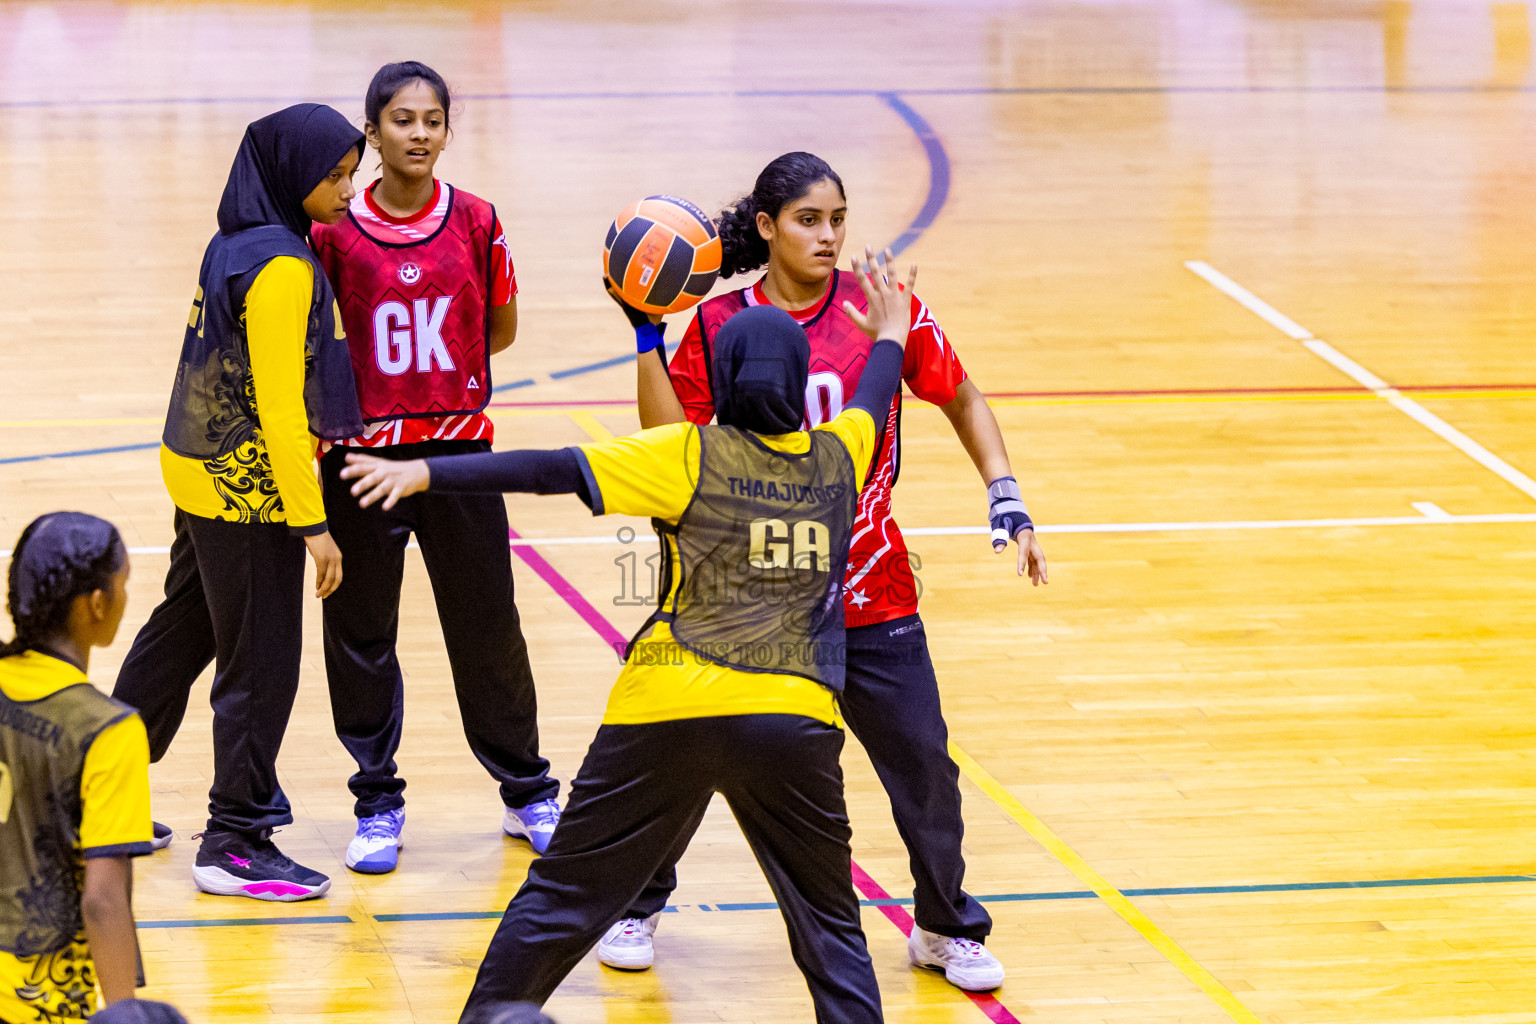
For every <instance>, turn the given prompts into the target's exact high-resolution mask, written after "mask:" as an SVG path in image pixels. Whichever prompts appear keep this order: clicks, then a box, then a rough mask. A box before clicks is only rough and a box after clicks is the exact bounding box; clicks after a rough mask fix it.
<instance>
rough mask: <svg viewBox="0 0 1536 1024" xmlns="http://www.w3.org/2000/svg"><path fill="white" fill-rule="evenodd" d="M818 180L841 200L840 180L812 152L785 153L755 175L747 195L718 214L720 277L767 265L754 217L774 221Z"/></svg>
mask: <svg viewBox="0 0 1536 1024" xmlns="http://www.w3.org/2000/svg"><path fill="white" fill-rule="evenodd" d="M818 181H830V182H831V183H832V184H834V185H836V186H837V191H838V193H839V194H840V195H842V197H843V198H844V199H847V198H848V193H847V192H845V191H843V179H842V178H839V177H838V176H837V172H836V171H834V170H833V169H832V168H831V166H830V165H829V164H828V163H827V162H826V161H825V160H823V159H822V158H821V157H819V156H816V155H815V154H812V153H785V154H784V155H783V156H781V157H779V158H778V159H777V160H775V161H773V162H772V163H771V164H769V165H768V166H767V167H764V168H763V173H761V174H759V175H758V176H757V183H756V184H755V185H753V186H752V192H751V194H750V195H746V196H743V197H742V198H740V199H738V200H736V202H734V203H732V204H731V205H730V206H728V207H726V208H725V209H724V210H721V211H720V222H719V226H720V248H721V255H720V276H721V277H730V276H731V275H732V274H745V273H746V272H747V271H749V270H756V269H757V268H758V267H760V266H762V265H763V264H764V263H767V262H768V243H767V242H766V241H764V240H763V236H762V235H760V234H758V232H757V215H758V214H759V213H766V214H767V215H768V216H770V217H775V218H777V217H778V215H779V211H780V210H782V209H784V204H785V203H792V202H794V201H795V200H796V199H799V198H800V197H801V196H803V195H805V194H806V193H807V192H809V191H810V190H811V186H812V185H814V184H816V183H817V182H818Z"/></svg>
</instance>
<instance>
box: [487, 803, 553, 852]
mask: <svg viewBox="0 0 1536 1024" xmlns="http://www.w3.org/2000/svg"><path fill="white" fill-rule="evenodd" d="M558 824H560V805H559V804H558V803H557V802H556V801H555V800H554V799H553V798H551V799H549V800H540V801H538V802H537V803H531V804H529V805H528V806H527V807H508V808H507V810H506V813H505V814H503V815H502V816H501V830H502V831H503V832H505V833H506V834H507V835H509V836H511V837H512V838H513V839H526V840H528V845H529V846H532V847H533V852H534V853H543V852H544V851H545V850H547V849H549V839H550V837H551V836H553V835H554V834H555V826H556V825H558Z"/></svg>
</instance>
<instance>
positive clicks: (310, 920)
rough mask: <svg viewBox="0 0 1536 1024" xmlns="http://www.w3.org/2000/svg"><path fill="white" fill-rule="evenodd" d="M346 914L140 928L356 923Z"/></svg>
mask: <svg viewBox="0 0 1536 1024" xmlns="http://www.w3.org/2000/svg"><path fill="white" fill-rule="evenodd" d="M356 923H357V922H355V921H353V920H352V919H351V918H350V917H348V916H347V915H345V914H337V915H333V916H331V917H210V918H205V919H203V920H197V919H190V920H186V921H140V922H138V927H140V928H252V927H257V926H262V925H269V924H356Z"/></svg>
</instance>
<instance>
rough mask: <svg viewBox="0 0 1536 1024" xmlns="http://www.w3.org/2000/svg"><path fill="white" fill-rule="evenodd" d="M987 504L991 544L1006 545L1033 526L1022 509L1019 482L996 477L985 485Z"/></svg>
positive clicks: (1009, 477) (1027, 514)
mask: <svg viewBox="0 0 1536 1024" xmlns="http://www.w3.org/2000/svg"><path fill="white" fill-rule="evenodd" d="M987 502H988V507H987V516H988V518H989V519H990V520H991V526H992V543H993V544H999V543H1001V544H1006V543H1008V542H1009V541H1010V540H1012V539H1013V538H1015V537H1017V536H1018V535H1019V534H1020V533H1022V532H1023V531H1024V530H1027V529H1030V528H1032V527H1033V526H1034V525H1035V524H1034V521H1033V520H1031V519H1030V518H1029V512H1028V510H1026V509H1025V508H1024V497H1023V495H1022V494H1020V493H1019V482H1018V481H1017V480H1015V479H1014V478H1013V477H1011V476H1003V477H998V478H997V479H996V480H993V481H992V482H991V483H990V484H988V485H987Z"/></svg>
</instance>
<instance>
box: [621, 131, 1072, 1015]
mask: <svg viewBox="0 0 1536 1024" xmlns="http://www.w3.org/2000/svg"><path fill="white" fill-rule="evenodd" d="M846 214H847V200H846V197H845V193H844V191H843V182H842V179H841V178H839V177H838V176H837V174H836V173H835V172H834V171H833V170H832V168H831V167H829V166H828V165H827V164H826V162H825V161H823V160H821V159H820V158H818V157H816V156H813V155H812V154H810V153H786V154H785V155H783V156H781V157H779V158H778V159H777V160H774V161H773V162H772V163H770V164H769V165H768V166H767V167H765V168H764V169H763V172H762V173H761V174H760V175H758V178H757V182H756V184H755V186H754V187H753V189H752V192H751V194H750V195H748V196H746V197H745V198H743V199H742V200H740V201H739V202H737V203H736V204H735V205H734V207H732V208H730V209H727V210H725V211H724V212H723V213H722V214H721V215H720V239H721V242H722V244H723V246H724V257H723V264H722V269H721V276H723V277H730V276H732V275H734V274H740V273H746V272H748V271H752V270H756V269H757V268H759V267H762V266H764V265H765V264H766V265H767V271H766V273H764V274H763V276H762V277H761V278H759V279H758V281H757V282H756V283H755V284H753V285H751V286H750V287H747V288H743V289H741V290H739V291H735V292H730V293H727V294H725V295H720V296H717V297H715V298H713V299H709V300H708V301H706V302H704V303H701V304H700V306H699V307H698V310H697V312H696V313H695V315H694V317H693V320H692V321H691V322H690V324H689V326H688V331H687V333H686V334H685V335H684V336H683V342H682V345H681V346H680V347H679V348H678V350H677V353H676V354H675V355H674V356H673V358H672V361H671V365H670V366H669V365H668V364H667V363H666V361H665V357H664V352H665V349H664V348H662V346H661V344H660V341H661V338H660V331H659V329H657V328H653V327H651V326H650V325H649V324H644V323H641V324H637V325H636V339H637V346H638V348H639V349H640V350H641V354H640V359H639V396H640V423H641V425H642V426H643V427H653V426H659V425H661V424H663V423H673V422H677V421H680V420H685V419H686V420H689V421H692V422H695V423H707V422H708V421H709V419H710V417H711V416H712V415H713V413H714V401H713V395H712V394H711V391H710V379H711V378H710V363H711V356H712V352H713V345H714V339H715V336H716V334H717V333H718V331H719V329H720V328H721V326H723V325H724V323H725V322H726V321H727V320H728V319H729V318H730V317H731V316H733V315H734V314H735V313H736V312H738V311H739V310H742V309H745V308H747V307H749V306H759V305H769V304H771V305H774V306H778V307H779V308H781V309H784V310H786V311H788V312H789V313H790V315H791V316H793V317H794V318H795V319H796V320H797V321H799V322H800V324H801V325H802V326H803V327H804V328H805V331H806V335H807V336H808V337H809V338H810V342H811V364H810V375H809V378H808V382H807V386H806V403H805V405H806V418H807V420H808V421H809V423H808V425H809V426H816V425H817V424H820V423H824V422H827V421H829V420H831V419H832V418H833V417H835V416H837V414H838V413H839V412H840V411H841V410H842V408H843V403H844V401H845V396H851V395H852V394H853V393H854V390H855V389H856V388H857V386H858V382H859V378H860V376H861V374H862V373H863V370H864V365H865V363H866V361H867V360H868V357H869V348H870V342H869V339H868V338H867V336H866V335H865V334H864V333H863V332H862V331H861V330H859V328H858V327H857V325H856V324H855V323H854V322H853V320H852V319H851V318H850V317H849V316H848V315H847V314H846V312H845V310H848V309H852V310H863V309H864V308H865V300H864V296H863V293H862V292H861V290H860V289H859V287H858V285H857V282H856V280H855V279H854V277H853V276H852V275H850V274H844V273H842V272H840V271H839V270H838V269H837V259H838V255H839V253H840V252H841V250H842V245H843V237H844V226H843V221H844V218H845V216H846ZM631 312H632V311H631ZM632 319H633V317H632ZM650 352H654V353H656V354H655V355H654V356H653V355H649V354H648V353H650ZM902 377H903V379H904V380H905V381H906V383H907V386H908V387H909V388H910V389H911V390H912V392H913V393H914V394H915V395H917V396H918V397H919V398H922V399H924V400H925V401H928V402H932V403H933V404H934V405H937V406H939V407H940V408H941V409H943V410H944V414H945V415H946V416H947V417H948V418H949V421H950V423H951V424H952V425H953V426H954V428H955V433H956V434H957V435H958V437H959V438H960V442H961V444H962V445H964V447H965V450H966V452H967V453H969V454H970V456H971V459H972V461H973V462H975V464H976V468H977V470H978V471H979V472H980V473H981V476H982V479H983V481H984V482H985V483H986V486H987V492H988V502H989V507H990V521H991V528H992V541H993V545H994V550H996V551H1003V550H1005V549H1006V548H1007V544H1008V541H1009V540H1010V539H1013V540H1016V541H1017V542H1018V545H1019V557H1018V572H1019V575H1021V576H1022V575H1024V574H1025V573H1026V572H1027V573H1028V574H1029V576H1030V579H1031V580H1032V582H1034V583H1035V584H1036V585H1039V584H1041V583H1044V582H1046V565H1045V554H1044V552H1042V551H1041V550H1040V546H1039V544H1038V543H1037V542H1036V541H1035V534H1034V530H1033V528H1032V526H1033V524H1032V523H1031V522H1030V520H1029V517H1028V514H1027V513H1026V512H1025V510H1024V504H1023V501H1022V499H1021V497H1020V495H1019V489H1018V483H1017V482H1016V481H1015V479H1014V477H1013V471H1012V469H1011V468H1010V466H1009V462H1008V452H1007V449H1006V447H1005V446H1004V444H1003V436H1002V432H1001V431H1000V430H999V429H998V426H997V420H996V418H995V417H994V416H993V415H992V411H991V409H990V408H989V407H988V405H987V401H986V398H985V397H984V396H983V395H982V393H981V391H980V390H978V389H977V387H976V385H975V384H974V383H972V382H971V380H970V379H969V377H968V376H967V375H966V372H965V369H964V368H963V367H962V366H961V364H960V360H959V358H958V357H957V356H956V355H955V351H954V349H953V348H951V347H950V345H949V342H948V340H947V339H946V338H945V336H944V332H943V331H942V330H941V329H940V327H939V325H938V322H937V321H936V320H935V319H934V317H933V314H932V313H931V312H930V311H929V310H928V307H927V306H926V305H924V304H923V302H922V301H921V300H920V299H919V298H918V297H917V296H916V295H913V296H912V331H911V335H910V337H909V339H908V342H907V348H906V354H905V357H904V361H903V366H902ZM900 424H901V396H900V394H899V393H898V394H897V396H896V397H895V398H894V399H893V400H892V402H891V406H890V411H889V413H888V415H887V416H886V418H885V422H884V424H883V428H884V435H883V437H882V439H881V444H880V446H879V449H878V452H877V454H876V456H875V460H874V463H873V465H872V467H871V471H870V474H869V478H868V483H867V484H866V485H865V487H864V490H863V492H862V493H861V494H860V496H859V505H858V521H857V522H856V524H855V526H854V536H853V544H852V548H851V550H850V552H849V560H848V571H847V576H846V577H845V581H844V600H845V602H846V611H847V624H848V641H847V642H848V648H847V670H848V675H847V685H846V688H845V690H844V692H843V694H842V697H841V704H842V711H843V715H844V718H845V719H846V721H847V723H848V726H849V728H851V729H852V730H853V733H854V735H855V736H857V737H858V738H859V741H860V742H861V743H863V745H864V747H865V749H866V750H867V751H868V753H869V756H870V760H871V761H872V762H873V764H874V766H875V770H876V771H877V772H878V773H879V775H880V780H881V782H882V783H883V784H884V785H885V789H886V793H887V794H888V795H889V796H890V799H891V809H892V812H893V813H894V816H895V818H896V824H897V828H898V829H899V830H900V832H901V835H902V839H903V840H904V841H905V842H906V844H907V851H908V853H909V855H910V858H911V867H912V877H913V879H914V880H915V881H916V890H915V892H914V897H915V907H914V911H915V912H914V915H913V916H914V917H915V918H916V920H917V927H916V928H914V929H913V931H912V935H911V938H910V941H909V942H908V952H909V954H910V956H911V958H912V962H913V963H915V964H918V965H919V966H923V967H931V968H934V969H937V970H942V971H944V972H945V976H946V977H947V978H948V979H949V980H950V982H952V983H953V984H955V985H957V986H959V987H961V988H965V989H972V990H983V989H990V988H996V987H997V986H998V985H1000V984H1002V981H1003V967H1002V965H1001V964H1000V963H998V961H997V959H996V958H995V957H994V956H992V954H991V953H989V952H988V951H987V950H986V948H985V947H984V946H983V945H982V943H983V941H984V940H985V939H986V937H987V934H988V933H989V932H990V931H991V927H992V921H991V918H990V917H989V916H988V915H987V912H986V911H985V910H984V909H982V907H981V905H980V904H979V903H977V902H976V900H974V899H973V898H972V897H970V896H969V895H968V894H966V892H965V891H964V889H963V888H962V887H961V883H962V880H963V878H964V874H965V864H964V861H963V860H962V858H961V852H960V841H961V837H962V835H963V834H964V827H965V826H964V822H963V821H962V819H961V816H960V788H959V777H960V772H959V768H958V767H957V766H956V765H955V763H954V761H953V760H952V759H951V758H950V756H949V752H948V730H947V727H946V726H945V724H944V717H943V714H942V711H941V709H940V707H939V690H938V680H937V679H936V677H935V676H934V671H933V662H932V660H931V658H930V657H929V653H928V643H927V638H926V636H925V635H924V629H923V621H922V619H921V618H920V617H919V615H918V609H917V598H918V587H917V583H916V580H915V579H914V578H913V575H912V569H911V566H910V563H909V561H908V555H907V550H906V545H905V543H904V542H903V540H902V537H901V531H900V530H899V529H898V528H897V526H896V522H895V520H894V519H893V518H892V517H891V487H892V485H893V484H894V483H895V481H896V475H897V471H898V468H899V465H900V442H901V437H900ZM675 881H676V878H675V875H674V874H673V872H672V871H671V869H670V868H669V869H667V870H665V871H663V873H662V874H661V875H659V876H658V878H657V880H656V882H655V884H653V885H652V886H651V887H650V888H649V889H647V891H646V892H645V893H644V894H642V896H641V898H640V900H639V901H637V903H636V905H635V906H634V907H633V908H631V911H630V913H629V914H627V915H626V919H625V920H621V921H620V922H619V923H618V924H616V925H614V927H613V928H612V929H610V931H609V932H608V934H607V935H605V936H604V938H603V941H602V943H600V944H599V946H598V952H599V957H600V958H601V959H602V960H603V962H604V963H608V964H610V965H611V966H616V967H627V968H631V969H633V968H643V967H647V966H649V965H650V963H651V959H652V949H651V934H652V933H653V932H654V930H655V922H656V917H655V915H656V914H657V913H658V912H659V911H660V910H661V909H662V907H663V906H664V905H665V903H666V899H667V896H668V895H669V894H670V892H671V890H672V888H673V886H674V884H675Z"/></svg>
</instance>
